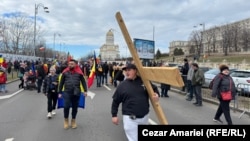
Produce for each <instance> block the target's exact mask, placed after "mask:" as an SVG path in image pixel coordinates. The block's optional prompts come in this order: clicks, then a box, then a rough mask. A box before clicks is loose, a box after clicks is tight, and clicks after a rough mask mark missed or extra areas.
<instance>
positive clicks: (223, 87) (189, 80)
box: [181, 59, 236, 125]
mask: <svg viewBox="0 0 250 141" xmlns="http://www.w3.org/2000/svg"><path fill="white" fill-rule="evenodd" d="M219 70H220V73H219V74H217V75H216V76H215V78H214V81H213V83H214V84H213V87H212V88H211V89H212V93H211V96H212V97H216V98H217V99H218V100H219V106H218V109H217V111H216V114H215V116H214V118H213V121H215V122H220V123H223V121H222V120H221V119H220V117H221V115H222V114H224V116H225V119H226V121H227V124H228V125H232V124H233V122H232V119H231V116H230V105H229V104H230V102H231V100H234V99H235V95H236V88H235V84H234V82H233V79H232V77H231V76H230V75H229V74H230V73H229V67H228V66H227V65H224V64H221V65H220V66H219ZM181 73H182V78H183V82H184V86H183V88H182V90H183V91H184V92H186V93H187V98H186V100H187V101H192V100H193V98H195V102H194V103H193V104H194V105H195V106H198V107H200V106H202V101H203V98H202V85H203V84H204V83H205V77H204V72H203V71H202V70H201V69H200V68H199V65H198V63H194V62H192V61H188V59H184V65H183V66H182V69H181ZM222 92H229V93H230V95H231V96H232V98H231V99H229V100H224V99H222V96H221V93H222Z"/></svg>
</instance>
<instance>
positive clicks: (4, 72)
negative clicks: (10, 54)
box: [0, 66, 8, 93]
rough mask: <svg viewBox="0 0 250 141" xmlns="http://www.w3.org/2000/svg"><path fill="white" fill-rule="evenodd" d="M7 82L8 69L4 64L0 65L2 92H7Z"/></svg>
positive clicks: (0, 87) (0, 86)
mask: <svg viewBox="0 0 250 141" xmlns="http://www.w3.org/2000/svg"><path fill="white" fill-rule="evenodd" d="M6 82H7V70H6V68H4V67H3V66H0V92H4V93H7V92H8V91H7V90H6Z"/></svg>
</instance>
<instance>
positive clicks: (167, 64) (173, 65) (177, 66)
mask: <svg viewBox="0 0 250 141" xmlns="http://www.w3.org/2000/svg"><path fill="white" fill-rule="evenodd" d="M165 65H166V66H168V67H176V68H178V69H179V70H180V71H181V69H182V65H180V64H177V63H166V64H165Z"/></svg>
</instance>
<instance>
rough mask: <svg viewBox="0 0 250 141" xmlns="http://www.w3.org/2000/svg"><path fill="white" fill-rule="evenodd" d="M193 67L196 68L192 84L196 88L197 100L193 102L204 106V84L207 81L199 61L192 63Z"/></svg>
mask: <svg viewBox="0 0 250 141" xmlns="http://www.w3.org/2000/svg"><path fill="white" fill-rule="evenodd" d="M192 68H193V69H194V74H193V77H192V85H193V88H194V94H195V99H196V102H195V103H193V104H194V105H195V106H202V91H201V88H202V85H203V84H204V83H205V77H204V73H203V71H202V70H201V69H199V66H198V64H197V63H192Z"/></svg>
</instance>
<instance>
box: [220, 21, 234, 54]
mask: <svg viewBox="0 0 250 141" xmlns="http://www.w3.org/2000/svg"><path fill="white" fill-rule="evenodd" d="M232 43H233V30H231V27H230V26H229V25H228V24H227V25H225V26H223V31H222V48H223V53H224V55H225V56H227V55H228V52H229V51H230V47H232Z"/></svg>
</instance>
